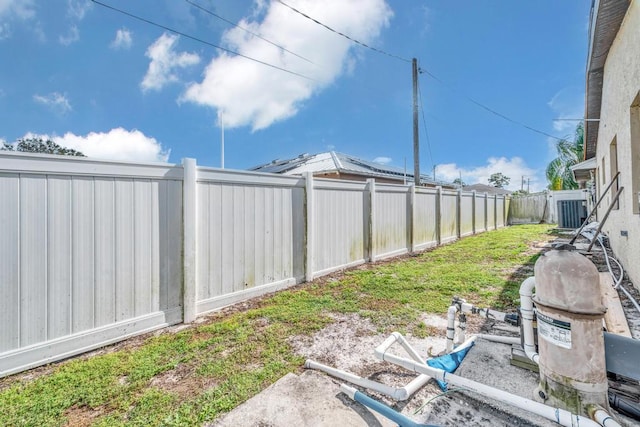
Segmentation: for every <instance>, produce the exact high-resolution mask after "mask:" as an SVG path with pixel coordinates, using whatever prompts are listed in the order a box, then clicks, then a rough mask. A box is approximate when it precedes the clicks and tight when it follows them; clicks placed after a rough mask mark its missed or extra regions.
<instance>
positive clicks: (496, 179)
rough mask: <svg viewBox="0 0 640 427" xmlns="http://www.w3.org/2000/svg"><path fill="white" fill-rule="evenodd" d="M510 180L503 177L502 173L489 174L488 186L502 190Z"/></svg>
mask: <svg viewBox="0 0 640 427" xmlns="http://www.w3.org/2000/svg"><path fill="white" fill-rule="evenodd" d="M509 181H511V178H509V177H508V176H504V175H503V174H502V172H498V173H494V174H491V176H490V177H489V184H490V185H492V186H494V187H496V188H504V187H506V186H507V185H509Z"/></svg>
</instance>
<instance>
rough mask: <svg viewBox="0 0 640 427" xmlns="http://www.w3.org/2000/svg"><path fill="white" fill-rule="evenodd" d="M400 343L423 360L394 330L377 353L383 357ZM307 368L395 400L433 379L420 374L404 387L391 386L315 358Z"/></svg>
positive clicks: (413, 355)
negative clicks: (320, 361)
mask: <svg viewBox="0 0 640 427" xmlns="http://www.w3.org/2000/svg"><path fill="white" fill-rule="evenodd" d="M396 342H397V343H399V344H400V345H401V346H402V348H404V349H405V351H406V352H407V353H408V354H409V355H410V356H411V357H412V358H413V359H414V360H415V361H416V362H420V363H422V362H423V358H422V356H420V354H419V353H418V352H417V351H416V350H415V349H414V348H413V347H412V346H411V345H410V344H409V342H408V341H407V340H406V339H405V338H404V337H403V336H402V334H400V333H399V332H393V333H392V334H391V335H389V337H388V338H387V339H386V340H384V341H383V342H382V344H380V345H379V346H378V347H376V349H375V354H376V356H378V358H379V359H382V357H383V356H384V354H385V353H386V352H387V350H389V348H390V347H391V346H392V345H393V344H395V343H396ZM304 366H305V368H309V369H316V370H319V371H323V372H326V373H327V374H329V375H331V376H333V377H336V378H340V379H342V380H345V381H349V382H350V383H352V384H356V385H359V386H361V387H365V388H368V389H371V390H375V391H377V392H379V393H382V394H384V395H386V396H389V397H392V398H394V399H395V400H407V399H408V398H409V397H411V396H412V395H413V394H414V393H415V392H416V391H418V390H419V389H421V388H422V387H424V385H425V384H426V383H427V382H429V380H430V379H431V378H430V377H429V376H428V375H419V376H418V377H417V378H415V379H414V380H413V381H411V382H410V383H409V384H407V385H406V386H404V387H390V386H388V385H386V384H382V383H379V382H377V381H373V380H370V379H367V378H362V377H359V376H358V375H355V374H352V373H350V372H346V371H343V370H340V369H337V368H333V367H331V366H327V365H323V364H322V363H318V362H315V361H313V360H307V361H306V362H305V364H304Z"/></svg>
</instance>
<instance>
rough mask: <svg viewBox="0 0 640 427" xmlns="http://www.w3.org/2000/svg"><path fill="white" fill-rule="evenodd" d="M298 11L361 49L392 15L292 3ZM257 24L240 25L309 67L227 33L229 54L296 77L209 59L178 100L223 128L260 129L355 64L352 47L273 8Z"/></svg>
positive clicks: (385, 10)
mask: <svg viewBox="0 0 640 427" xmlns="http://www.w3.org/2000/svg"><path fill="white" fill-rule="evenodd" d="M291 3H292V4H293V5H294V6H295V7H296V8H297V9H299V10H301V11H303V12H305V13H306V14H308V15H310V16H313V17H314V18H316V19H318V20H319V21H321V22H323V23H325V24H326V25H329V26H330V27H332V28H334V29H336V30H339V31H341V32H343V33H345V34H349V35H350V36H352V37H354V38H356V39H358V40H360V41H361V42H364V43H374V42H375V38H376V37H377V36H378V35H379V34H380V32H381V31H382V29H383V28H385V27H386V26H387V25H388V23H389V20H390V19H391V17H392V15H393V13H392V11H391V9H390V8H389V6H388V5H387V4H386V3H385V1H384V0H353V1H348V2H345V1H342V0H298V1H295V2H293V1H292V2H291ZM262 7H267V9H266V10H265V12H264V14H263V15H262V16H263V19H262V21H261V22H258V21H252V19H253V18H246V19H244V20H242V21H241V22H240V23H239V25H240V26H242V27H245V28H249V29H250V30H251V31H252V32H254V33H258V34H261V35H262V36H263V37H265V38H267V39H269V40H272V41H274V42H276V43H278V44H280V45H282V46H283V47H284V48H286V49H287V50H289V51H292V52H296V53H297V54H300V55H303V56H305V58H307V59H309V60H310V61H312V62H313V63H310V62H307V61H305V60H303V59H301V58H298V57H296V56H294V55H292V54H290V53H287V52H285V51H283V50H282V49H280V48H278V47H275V46H273V45H270V44H267V43H265V42H264V41H263V40H260V39H258V38H256V37H253V36H251V35H249V34H247V33H246V32H244V31H242V30H240V29H238V28H233V29H230V30H229V31H227V32H226V33H225V35H224V36H223V43H224V44H225V46H227V47H228V48H229V49H230V50H234V51H236V52H239V53H241V54H242V55H246V56H248V57H251V58H255V59H257V60H259V61H263V62H266V63H269V64H273V65H276V66H278V67H281V68H284V69H287V70H290V71H293V72H296V73H299V74H302V75H304V76H306V77H309V78H310V79H305V78H302V77H298V76H295V75H291V74H287V73H285V72H283V71H280V70H277V69H274V68H270V67H268V66H265V65H263V64H259V63H256V62H253V61H250V60H248V59H246V58H242V57H239V56H232V55H231V54H227V53H223V54H221V55H219V56H218V57H216V58H213V59H212V60H211V62H210V63H209V65H208V66H207V68H206V70H205V75H204V79H203V80H202V82H200V83H193V84H191V85H190V86H189V88H188V89H187V90H186V92H185V93H184V94H183V96H182V97H181V100H183V101H190V102H194V103H197V104H200V105H205V106H210V107H215V108H217V109H218V110H222V111H224V117H225V126H228V127H230V128H233V127H239V126H251V127H252V128H253V130H258V129H263V128H266V127H268V126H270V125H271V124H273V123H274V122H277V121H281V120H285V119H287V118H289V117H292V116H294V115H295V114H296V113H297V112H298V110H299V109H300V108H301V106H302V103H303V102H304V101H306V100H308V99H309V98H311V97H312V96H313V95H315V94H317V93H319V92H320V91H321V90H322V89H324V88H326V87H327V86H329V85H330V84H331V83H333V82H334V81H335V80H336V79H337V78H338V77H340V76H341V75H343V74H344V73H345V72H347V71H348V68H349V67H348V65H349V64H350V63H353V60H354V55H353V54H352V50H354V51H356V52H359V51H358V50H357V49H362V48H359V47H358V48H356V47H354V46H355V45H354V44H353V43H352V42H350V41H348V40H346V39H345V38H344V37H341V36H339V35H337V34H335V33H332V32H330V31H328V30H327V29H325V28H323V27H321V26H319V25H317V24H315V23H313V22H311V21H309V20H308V19H306V18H304V17H302V16H300V15H298V14H296V13H295V12H293V11H292V10H290V9H288V8H286V7H285V6H283V5H282V4H279V3H278V2H270V3H269V4H268V5H265V4H264V3H262Z"/></svg>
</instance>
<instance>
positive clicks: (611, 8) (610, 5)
mask: <svg viewBox="0 0 640 427" xmlns="http://www.w3.org/2000/svg"><path fill="white" fill-rule="evenodd" d="M629 3H630V0H592V3H591V23H590V25H589V53H588V56H587V73H586V74H587V75H586V80H587V88H586V100H585V101H586V102H585V112H584V114H585V119H596V120H597V119H600V109H601V105H602V82H603V79H604V64H605V62H606V60H607V55H608V54H609V49H610V48H611V44H612V43H613V40H614V39H615V38H616V35H617V34H618V30H619V29H620V25H621V24H622V20H623V19H624V16H625V14H626V13H627V9H628V8H629ZM599 127H600V123H599V122H598V121H586V123H585V128H584V134H585V137H584V141H585V150H584V154H585V159H590V158H591V157H594V156H595V155H596V144H597V139H598V129H599Z"/></svg>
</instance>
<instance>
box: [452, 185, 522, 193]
mask: <svg viewBox="0 0 640 427" xmlns="http://www.w3.org/2000/svg"><path fill="white" fill-rule="evenodd" d="M463 190H464V191H475V192H477V193H489V194H511V193H512V191H509V190H505V189H504V188H498V187H492V186H491V185H486V184H473V185H465V186H464V187H463Z"/></svg>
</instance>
